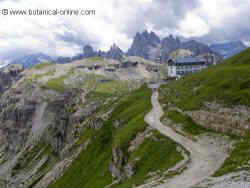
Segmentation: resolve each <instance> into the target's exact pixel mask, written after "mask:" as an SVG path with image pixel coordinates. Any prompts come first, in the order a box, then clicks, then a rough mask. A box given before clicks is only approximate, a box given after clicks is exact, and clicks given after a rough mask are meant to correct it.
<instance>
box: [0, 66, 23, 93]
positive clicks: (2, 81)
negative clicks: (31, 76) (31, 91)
mask: <svg viewBox="0 0 250 188" xmlns="http://www.w3.org/2000/svg"><path fill="white" fill-rule="evenodd" d="M22 72H23V66H22V65H14V64H13V65H9V66H7V67H5V68H2V69H0V96H1V94H2V93H3V92H4V91H5V90H7V89H9V88H10V86H11V85H12V84H13V83H15V82H16V81H18V80H19V79H20V78H21V77H22V75H21V73H22Z"/></svg>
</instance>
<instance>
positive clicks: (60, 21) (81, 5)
mask: <svg viewBox="0 0 250 188" xmlns="http://www.w3.org/2000/svg"><path fill="white" fill-rule="evenodd" d="M37 8H39V9H56V8H57V9H68V8H71V9H94V10H95V11H96V14H95V15H91V16H20V15H19V16H10V15H8V16H4V15H2V14H0V20H1V27H0V59H1V58H4V57H8V56H13V55H19V54H27V53H36V52H43V53H46V54H49V55H52V56H58V55H65V56H68V55H69V56H70V55H73V54H75V53H78V52H79V51H80V50H81V45H83V44H91V45H93V46H94V48H96V49H103V50H106V49H108V48H109V47H110V46H111V45H112V43H117V44H118V45H119V46H120V47H121V48H122V49H123V50H127V48H128V47H129V46H130V44H131V42H132V38H133V36H134V35H135V34H136V32H138V31H139V32H140V31H143V30H145V29H148V30H153V31H155V32H156V33H157V34H159V35H160V36H161V37H164V36H167V35H169V34H173V35H179V36H183V37H195V38H198V39H200V40H202V41H204V42H207V43H213V42H223V41H228V40H242V41H244V42H245V43H247V44H249V42H250V24H249V21H248V20H247V19H249V17H250V11H249V10H250V3H249V0H107V1H104V0H89V1H88V0H70V1H69V0H0V11H1V9H9V10H10V9H21V10H22V9H37Z"/></svg>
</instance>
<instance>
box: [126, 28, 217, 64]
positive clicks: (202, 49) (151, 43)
mask: <svg viewBox="0 0 250 188" xmlns="http://www.w3.org/2000/svg"><path fill="white" fill-rule="evenodd" d="M178 49H185V50H190V51H191V52H192V53H193V54H194V55H195V56H198V55H202V54H209V53H210V54H212V53H214V52H213V51H212V50H211V49H210V48H209V46H208V45H206V44H203V43H200V42H197V41H195V40H190V41H187V42H181V40H180V39H179V38H178V37H173V36H172V35H170V36H168V37H165V38H163V39H162V40H161V39H160V38H159V37H158V36H157V35H156V34H155V33H154V32H150V33H149V32H148V31H144V32H143V33H137V34H136V36H135V38H134V40H133V43H132V46H131V48H130V49H129V50H128V53H127V54H128V55H130V56H139V57H143V58H145V59H150V60H153V61H157V62H164V61H166V60H167V59H168V58H169V55H170V54H171V53H172V52H173V51H175V50H178ZM215 55H216V56H218V55H217V54H215Z"/></svg>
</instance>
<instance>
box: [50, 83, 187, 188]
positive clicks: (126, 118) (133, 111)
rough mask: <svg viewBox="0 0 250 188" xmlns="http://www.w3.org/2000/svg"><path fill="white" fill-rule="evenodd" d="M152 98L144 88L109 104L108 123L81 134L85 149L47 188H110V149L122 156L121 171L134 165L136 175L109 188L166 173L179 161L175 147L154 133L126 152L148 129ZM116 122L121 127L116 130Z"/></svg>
mask: <svg viewBox="0 0 250 188" xmlns="http://www.w3.org/2000/svg"><path fill="white" fill-rule="evenodd" d="M151 94H152V92H151V90H150V89H148V88H147V87H146V86H143V87H141V88H140V89H138V90H135V91H133V92H131V93H130V94H128V95H127V96H124V97H122V98H120V99H119V100H118V102H117V103H115V104H114V103H112V104H109V105H108V106H109V107H110V106H112V105H113V106H115V108H114V110H113V112H112V113H111V115H110V117H109V119H107V120H106V121H105V122H104V124H103V127H102V128H101V129H99V130H93V129H91V128H87V129H85V131H83V133H82V136H81V138H80V140H79V144H81V143H84V142H86V140H90V144H89V145H88V147H87V149H86V150H84V151H82V152H81V153H80V155H79V156H78V158H77V159H76V160H75V161H74V162H73V163H72V165H71V166H70V167H69V168H68V169H67V170H66V173H65V174H64V175H63V176H62V177H61V178H60V179H59V180H58V181H57V182H55V183H54V184H53V185H51V186H49V187H50V188H62V187H64V188H81V187H84V188H88V187H89V188H99V187H100V188H103V187H105V186H106V185H108V184H111V183H112V179H113V178H112V176H111V173H110V170H109V165H110V163H111V162H112V150H113V149H120V151H122V153H123V155H124V156H123V157H122V158H121V160H122V161H123V162H122V166H119V168H120V169H121V170H122V169H123V168H124V166H125V165H126V164H128V163H130V164H133V165H134V170H135V174H134V175H133V176H132V177H130V178H125V179H123V180H122V181H121V182H120V184H118V185H114V186H112V187H119V188H121V187H124V188H130V187H133V185H139V184H142V183H143V182H144V181H145V180H146V179H147V178H149V176H148V174H149V173H150V172H156V171H158V170H160V171H165V170H166V169H168V168H170V167H173V166H174V165H175V164H176V163H177V162H179V161H180V160H182V159H183V157H182V155H181V153H180V152H178V151H177V145H176V143H174V142H173V141H172V140H170V139H168V138H166V137H164V136H162V135H160V134H159V133H158V132H156V131H153V130H152V131H150V132H151V134H152V136H149V137H147V138H145V140H144V142H143V143H142V144H141V145H140V146H139V147H138V148H137V149H136V150H134V151H132V152H129V151H128V148H129V146H130V144H131V141H132V140H133V139H134V138H135V137H136V135H137V134H138V133H142V132H144V131H145V129H146V128H147V127H148V125H147V124H146V123H145V122H144V116H145V115H146V114H147V113H148V112H149V111H150V109H151V102H150V97H151ZM105 96H106V95H105ZM99 97H101V96H100V94H99ZM93 116H94V115H93ZM115 122H121V123H120V125H119V126H118V127H116V126H115V125H114V124H115ZM115 179H116V178H114V179H113V180H115Z"/></svg>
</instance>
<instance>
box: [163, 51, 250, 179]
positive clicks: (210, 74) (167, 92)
mask: <svg viewBox="0 0 250 188" xmlns="http://www.w3.org/2000/svg"><path fill="white" fill-rule="evenodd" d="M160 100H161V103H163V104H166V103H167V102H170V103H172V104H174V105H176V106H178V107H179V108H181V109H183V110H196V109H199V108H200V107H201V106H202V104H203V102H204V101H216V102H218V103H221V104H224V105H227V106H232V105H246V106H250V49H247V50H246V51H244V52H242V53H240V54H239V55H237V56H235V57H233V58H231V59H228V60H226V62H225V63H223V64H221V65H217V66H216V67H211V68H209V69H206V70H204V71H202V72H200V73H197V74H193V75H190V76H187V77H185V78H184V79H182V80H179V81H176V82H173V83H171V84H169V85H165V86H163V87H162V89H161V99H160ZM167 110H168V109H167V106H165V111H167ZM167 115H169V117H170V118H171V119H173V120H175V121H177V122H179V123H183V124H186V125H188V124H189V125H193V128H195V129H196V128H197V127H194V126H197V125H195V124H190V122H191V121H192V120H190V121H189V123H188V122H187V119H185V118H184V117H183V116H179V114H176V113H173V112H170V113H169V114H167ZM186 118H188V117H186ZM188 119H189V118H188ZM185 122H186V123H185ZM189 128H190V127H189ZM193 128H192V130H193ZM187 131H189V130H187ZM249 148H250V136H248V137H246V138H243V139H241V140H240V141H239V142H238V143H237V144H236V145H235V148H234V150H233V151H232V153H231V155H230V157H229V158H228V159H227V160H226V161H225V163H224V164H223V166H222V167H221V168H220V169H219V170H218V171H217V172H216V173H215V176H221V175H224V174H227V173H230V172H233V171H238V170H242V169H248V170H249V163H250V157H249V156H250V150H249Z"/></svg>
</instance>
